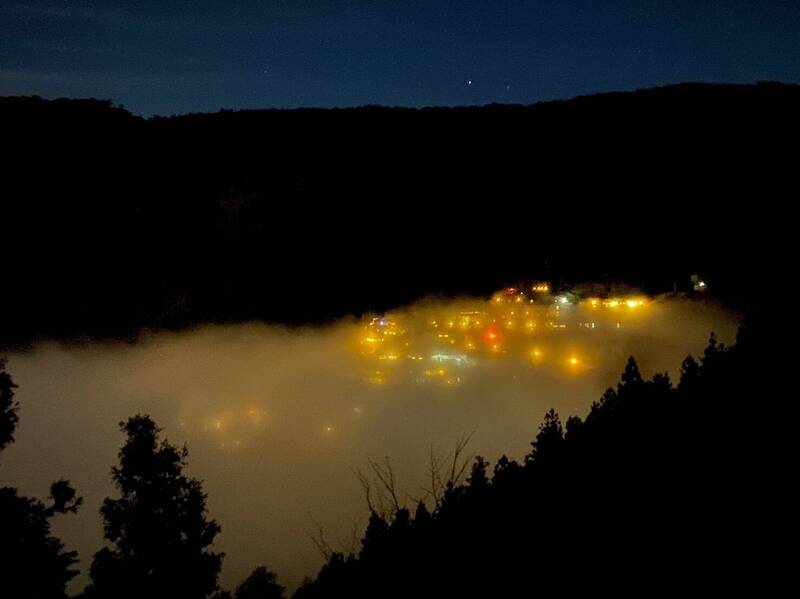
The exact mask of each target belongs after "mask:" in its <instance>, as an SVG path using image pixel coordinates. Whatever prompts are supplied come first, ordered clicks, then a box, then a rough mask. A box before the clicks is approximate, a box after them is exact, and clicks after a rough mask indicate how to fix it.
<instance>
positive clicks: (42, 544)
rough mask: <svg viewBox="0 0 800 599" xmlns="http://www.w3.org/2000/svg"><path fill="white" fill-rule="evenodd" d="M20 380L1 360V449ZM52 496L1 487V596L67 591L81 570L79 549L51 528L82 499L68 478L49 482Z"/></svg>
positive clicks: (10, 434) (18, 598) (47, 597)
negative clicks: (33, 495) (44, 497)
mask: <svg viewBox="0 0 800 599" xmlns="http://www.w3.org/2000/svg"><path fill="white" fill-rule="evenodd" d="M15 388H16V385H15V384H14V381H13V380H12V379H11V375H10V374H9V373H8V372H7V371H6V370H5V360H0V450H2V449H5V448H6V447H7V446H8V445H9V444H10V443H11V442H12V441H13V440H14V431H15V430H16V426H17V422H18V417H17V408H18V405H17V402H16V401H15V400H14V389H15ZM50 500H51V501H50V502H49V504H47V505H46V504H45V503H43V502H41V501H39V500H38V499H33V498H30V497H24V496H22V495H20V494H19V492H18V491H17V489H15V488H13V487H0V597H3V598H4V599H5V598H8V599H12V598H13V599H24V598H31V599H34V598H35V599H51V598H59V599H61V598H64V597H66V596H67V595H66V592H65V589H66V586H67V583H68V582H69V581H70V580H71V579H72V578H73V577H74V576H75V575H76V574H77V573H78V571H77V570H74V569H73V568H72V566H74V565H75V563H76V562H77V561H78V560H77V553H76V552H74V551H65V549H64V544H63V543H62V542H61V541H60V540H59V539H58V538H56V537H54V536H53V535H52V534H51V523H50V520H51V519H52V518H53V516H55V515H56V514H66V513H75V512H76V511H77V510H78V507H79V506H80V504H81V502H82V500H81V498H80V497H77V496H76V495H75V490H74V489H73V488H72V487H71V486H70V484H69V482H68V481H65V480H60V481H58V482H55V483H53V484H52V486H51V487H50Z"/></svg>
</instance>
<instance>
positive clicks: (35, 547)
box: [0, 328, 793, 599]
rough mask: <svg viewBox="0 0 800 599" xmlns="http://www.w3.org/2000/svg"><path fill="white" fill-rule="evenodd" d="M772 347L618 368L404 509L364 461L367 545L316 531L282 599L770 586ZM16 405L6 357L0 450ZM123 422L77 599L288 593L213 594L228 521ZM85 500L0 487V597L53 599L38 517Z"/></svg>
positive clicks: (0, 376) (66, 558) (142, 425)
mask: <svg viewBox="0 0 800 599" xmlns="http://www.w3.org/2000/svg"><path fill="white" fill-rule="evenodd" d="M768 349H769V345H768V344H767V343H766V340H765V339H763V338H761V335H760V333H759V332H758V330H755V329H752V328H742V329H741V330H740V332H739V334H738V336H737V340H736V343H735V345H733V346H731V347H725V346H723V345H721V344H719V343H717V341H716V340H715V338H714V337H713V335H712V337H711V340H710V342H709V345H708V347H707V348H706V349H705V351H704V353H703V355H702V356H701V357H700V358H699V359H695V358H693V357H688V358H687V359H686V360H685V361H684V363H683V365H682V368H681V373H680V378H679V380H678V382H677V384H673V383H672V381H671V380H670V378H669V377H668V376H667V374H665V373H664V374H656V375H654V376H653V377H652V379H650V380H646V379H644V378H643V377H642V375H641V373H640V372H639V369H638V367H637V364H636V362H635V360H634V359H633V358H630V359H629V361H628V363H627V365H626V366H625V368H624V371H623V373H622V376H621V380H620V382H619V384H618V385H617V388H616V389H608V390H607V391H606V392H605V393H604V394H603V396H602V397H601V399H600V400H599V401H597V402H596V403H594V404H593V406H592V408H591V409H590V411H589V413H588V414H587V415H586V417H585V418H583V419H581V418H579V417H575V416H573V417H570V418H569V419H568V420H567V421H566V422H563V423H562V421H561V419H560V418H559V416H558V414H556V413H555V412H554V411H552V410H551V411H550V412H548V413H547V414H546V416H545V418H544V421H543V423H542V424H541V426H540V429H539V432H538V434H537V435H536V437H535V439H534V441H533V442H532V444H531V451H530V452H529V453H528V455H526V456H525V458H524V460H523V461H522V462H520V463H518V462H516V461H512V460H509V459H507V458H506V457H502V458H500V459H499V460H498V461H497V463H496V464H494V465H492V464H489V463H488V462H487V461H486V460H485V459H484V458H482V457H475V458H474V460H470V459H469V458H465V457H464V452H463V450H464V445H463V444H461V445H459V447H458V448H457V449H456V451H455V452H454V453H453V455H452V459H451V460H448V461H447V463H445V462H443V461H437V460H435V459H433V458H432V460H431V467H430V481H431V482H430V487H429V488H428V489H427V491H426V495H425V496H424V497H422V498H420V500H419V501H418V502H417V503H416V504H411V505H405V504H404V503H403V502H402V501H401V500H400V499H399V498H400V497H401V496H405V495H404V494H403V493H402V492H401V490H400V489H398V488H396V486H395V483H394V476H393V474H392V472H391V466H390V463H389V462H388V461H387V462H386V463H385V464H377V463H373V464H372V467H373V472H374V474H375V476H374V477H372V478H370V477H369V476H365V475H363V474H362V482H363V484H364V489H365V491H366V499H367V507H368V508H369V514H370V517H369V522H368V525H367V527H366V530H365V532H364V536H363V539H362V540H361V543H360V547H359V548H357V549H355V550H354V553H353V554H350V555H344V554H342V553H337V552H331V551H330V550H329V549H328V547H327V546H326V545H325V543H324V538H322V537H320V539H318V546H319V547H320V548H321V549H322V551H323V552H324V553H325V554H326V557H327V561H326V564H325V565H324V566H323V567H322V569H321V570H320V572H319V574H318V575H317V577H316V578H315V579H308V580H307V581H306V582H304V584H303V585H302V586H301V587H300V588H299V589H298V590H297V591H296V592H295V595H294V597H296V598H297V599H307V598H314V597H331V598H333V597H336V598H339V597H387V596H398V597H417V596H422V597H432V596H437V597H451V596H474V595H476V594H477V595H478V596H493V597H494V596H520V595H526V596H527V595H537V594H539V595H542V596H552V595H556V594H562V593H581V594H588V593H592V594H598V595H603V594H606V593H613V594H615V595H624V596H636V597H641V596H654V595H660V594H669V595H675V594H680V595H686V594H694V593H698V594H713V595H717V594H727V593H732V592H734V591H736V592H740V593H746V594H754V595H758V596H762V595H771V594H773V591H775V592H777V589H778V588H780V585H782V584H785V583H786V581H787V580H786V576H787V574H788V573H789V572H791V570H790V569H788V568H790V564H791V563H792V562H791V560H792V559H793V554H791V552H790V551H788V550H787V551H784V546H783V545H782V544H781V543H780V542H779V539H781V538H783V537H785V536H786V535H788V534H789V532H788V531H789V528H788V520H787V518H788V514H789V513H790V510H789V509H787V508H788V507H789V506H790V505H791V504H790V499H789V495H788V494H787V495H784V494H783V493H785V492H786V490H787V489H788V487H789V486H790V485H791V482H790V479H791V474H790V473H791V470H790V469H789V466H790V463H791V461H792V460H791V459H790V457H789V454H788V453H785V450H786V449H788V446H789V445H791V443H792V441H791V439H792V437H791V436H786V435H785V434H784V433H783V432H781V430H782V427H780V426H774V425H773V424H772V422H774V421H776V420H777V421H780V420H781V416H780V414H781V413H782V411H783V409H784V408H783V407H782V404H781V403H780V401H778V400H777V399H774V398H773V396H772V395H771V392H769V391H768V389H769V385H770V383H769V381H770V377H771V374H772V372H773V367H772V365H771V364H770V361H771V359H772V356H771V355H770V352H769V351H768ZM16 409H17V405H16V403H15V401H14V384H13V381H12V379H11V377H10V375H9V374H8V373H7V372H5V369H4V368H3V367H2V365H0V416H1V417H2V425H3V426H2V429H1V430H2V434H3V437H2V438H0V442H1V444H0V447H5V446H6V445H7V444H8V443H10V442H11V441H12V440H13V432H14V429H15V426H16ZM121 429H122V431H123V432H124V433H125V434H126V437H127V440H126V442H125V444H124V445H123V447H122V449H121V450H120V453H119V456H118V457H119V464H118V466H115V467H114V468H113V470H112V477H113V480H114V482H115V485H116V487H117V491H118V497H115V498H108V499H106V500H105V502H104V503H103V506H102V508H101V516H102V518H103V522H104V530H105V537H106V540H107V545H106V547H104V548H102V549H100V551H98V552H97V553H96V554H95V556H94V558H93V560H92V562H91V569H90V577H91V583H90V585H89V586H88V587H87V589H86V590H85V591H84V593H83V595H82V596H83V597H86V599H92V598H97V597H102V598H110V597H114V598H117V597H122V598H125V597H131V598H133V597H147V596H153V597H181V598H187V599H190V598H192V599H193V598H197V599H199V598H206V597H214V598H215V599H223V598H226V597H231V596H233V597H235V598H237V599H243V598H250V597H261V598H266V597H274V598H278V597H282V596H283V595H284V590H283V588H282V587H281V586H280V585H279V584H278V582H277V580H276V576H275V574H273V573H271V572H270V571H268V570H267V569H266V568H264V567H260V568H257V569H256V570H255V571H254V572H253V573H252V575H251V576H250V577H249V578H248V579H247V580H245V581H244V582H242V583H241V584H240V585H239V586H238V587H237V589H236V590H235V593H234V594H233V595H231V594H229V593H228V592H226V591H223V590H221V589H220V588H219V586H218V583H217V576H218V573H219V569H220V565H221V560H222V558H223V556H222V555H221V554H219V553H215V552H213V549H212V544H213V541H214V538H215V536H216V535H217V533H218V532H219V530H220V527H219V525H218V524H217V523H216V522H215V521H213V520H211V519H210V518H209V517H208V514H207V511H206V507H205V501H206V496H205V494H204V492H203V491H202V486H201V483H200V482H199V481H197V480H195V479H191V478H188V477H186V476H185V475H184V474H183V468H184V467H185V465H186V459H187V451H186V449H185V448H177V447H175V446H173V445H171V444H169V443H168V442H167V441H162V440H160V438H159V430H158V428H157V426H156V425H155V423H154V422H153V421H152V420H151V419H150V418H148V417H146V416H135V417H132V418H130V419H129V420H127V421H126V422H124V423H122V424H121ZM0 466H1V464H0ZM254 500H257V498H254ZM80 503H81V500H80V498H78V497H77V496H76V493H75V491H74V490H73V489H72V488H71V487H70V486H69V483H67V482H66V481H59V482H57V483H55V484H54V485H53V488H52V497H51V504H52V505H50V506H47V505H45V504H44V503H42V502H40V501H38V500H35V499H30V498H25V497H20V496H19V495H18V493H17V491H16V490H15V489H11V488H2V489H0V566H2V571H0V595H2V596H3V597H13V598H16V597H19V598H23V597H24V598H28V597H37V598H49V597H64V596H65V594H64V588H65V584H66V582H67V581H68V580H70V579H71V578H72V577H73V576H74V575H75V572H74V569H73V566H74V564H75V560H76V555H75V554H74V553H72V552H69V551H66V549H65V548H64V546H63V544H62V543H61V541H60V540H58V539H57V538H54V537H53V536H52V534H51V532H50V524H49V522H50V518H52V517H53V516H54V515H55V514H57V513H65V512H70V511H75V510H77V509H78V507H79V506H80ZM792 509H793V506H792Z"/></svg>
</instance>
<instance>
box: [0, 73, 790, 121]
mask: <svg viewBox="0 0 800 599" xmlns="http://www.w3.org/2000/svg"><path fill="white" fill-rule="evenodd" d="M798 90H800V85H797V84H792V83H782V82H779V81H759V82H758V83H702V82H686V83H678V84H673V85H662V86H656V87H651V88H643V89H637V90H633V91H612V92H602V93H596V94H584V95H579V96H576V97H573V98H569V99H562V100H546V101H540V102H535V103H532V104H501V103H493V104H487V105H483V106H429V107H420V108H411V107H401V106H381V105H363V106H354V107H347V108H265V109H241V110H233V109H230V108H224V107H223V108H220V110H219V111H217V112H207V113H187V114H182V115H175V114H173V115H171V116H168V115H153V116H151V117H149V118H147V119H145V117H141V116H136V115H133V114H131V113H130V112H129V111H128V110H127V109H126V108H125V106H124V105H116V104H114V102H113V100H110V99H96V98H55V99H45V98H41V97H40V96H0V110H2V114H3V116H6V117H7V116H8V115H9V114H11V113H14V112H17V114H20V113H25V112H28V111H31V112H34V111H50V112H52V113H54V114H55V113H59V112H64V111H70V112H71V113H72V114H73V115H74V116H76V117H79V116H81V115H83V116H88V115H90V114H96V115H100V114H102V113H106V114H114V115H117V117H118V118H121V117H123V115H127V116H129V117H132V118H135V119H138V120H156V121H157V120H160V119H163V118H171V119H176V118H189V117H198V116H209V115H216V114H231V113H237V114H263V113H271V114H272V113H287V112H291V113H316V112H326V113H342V112H344V113H348V112H350V113H352V112H362V113H366V112H371V113H375V112H386V111H391V112H410V113H430V112H436V113H447V112H465V111H466V112H477V111H482V112H487V111H491V110H494V111H498V110H517V111H520V110H531V109H535V110H539V111H547V110H552V109H554V108H563V107H564V106H565V105H571V106H578V107H580V108H585V107H587V106H589V105H591V104H594V105H595V106H596V107H601V106H602V107H609V106H610V105H611V104H615V103H616V104H619V103H642V102H643V103H649V104H650V105H657V104H659V103H662V102H664V101H670V102H671V101H674V100H676V99H680V98H690V99H691V101H692V102H697V101H699V100H705V102H717V101H719V100H721V99H725V100H732V101H736V100H739V101H741V100H746V99H759V98H761V99H767V98H769V99H770V100H777V99H778V98H780V97H784V98H785V99H787V100H789V99H791V100H796V98H797V95H798V94H799V93H800V91H798Z"/></svg>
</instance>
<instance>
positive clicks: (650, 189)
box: [0, 83, 800, 347]
mask: <svg viewBox="0 0 800 599" xmlns="http://www.w3.org/2000/svg"><path fill="white" fill-rule="evenodd" d="M798 100H800V87H798V86H793V85H783V84H779V83H762V84H758V85H706V84H683V85H677V86H669V87H662V88H655V89H649V90H642V91H637V92H631V93H612V94H600V95H595V96H586V97H580V98H576V99H574V100H570V101H559V102H547V103H540V104H535V105H532V106H504V105H492V106H485V107H474V108H429V109H419V110H414V109H403V108H380V107H363V108H354V109H343V110H312V109H308V110H290V111H286V110H262V111H237V112H234V111H222V112H219V113H215V114H194V115H184V116H176V117H170V118H162V117H156V118H150V119H143V118H140V117H137V116H134V115H132V114H130V113H129V112H127V111H126V110H124V109H123V108H121V107H115V106H113V105H112V103H111V102H108V101H99V100H54V101H48V100H43V99H41V98H35V97H26V98H14V97H7V98H0V130H2V132H3V141H4V149H5V150H6V152H5V153H4V159H3V181H2V183H1V184H0V191H2V215H0V239H2V240H3V242H4V244H5V246H6V247H8V248H12V250H13V251H11V252H10V254H9V255H8V259H7V260H5V261H4V264H3V283H4V284H3V287H4V288H8V289H13V291H14V292H13V293H0V346H6V347H11V346H14V345H20V344H25V343H28V342H30V341H31V340H33V339H35V338H37V337H56V338H67V337H75V336H100V337H107V336H111V337H117V338H126V339H129V338H132V337H134V336H135V335H136V332H137V331H138V330H139V329H140V328H142V327H150V328H179V327H184V326H187V325H191V324H195V323H202V322H229V321H240V320H243V319H251V318H257V319H266V320H270V321H279V322H284V323H290V324H291V323H304V322H317V321H323V320H327V319H330V318H335V317H339V316H341V315H344V314H349V313H353V312H355V313H360V312H362V311H365V310H382V309H384V308H386V307H390V306H392V305H398V304H403V303H406V302H408V301H410V300H413V299H416V298H418V297H420V296H422V295H425V294H428V293H439V292H443V293H447V294H456V293H463V292H466V293H474V294H485V293H489V292H490V291H491V290H493V289H494V288H497V287H499V286H502V285H503V284H507V283H510V282H513V281H516V280H519V279H520V278H525V279H531V278H537V277H547V278H555V279H556V281H555V282H556V283H559V282H563V283H569V282H574V281H586V280H595V281H596V280H601V281H607V280H617V279H619V280H625V281H627V282H630V283H632V284H634V285H638V286H642V287H644V288H645V289H647V290H651V291H660V290H666V289H671V288H672V284H673V281H677V282H678V284H679V285H683V284H685V283H686V281H687V277H688V275H689V274H690V273H694V272H701V273H703V274H704V275H705V276H706V277H707V278H708V279H709V281H711V282H712V283H713V284H714V289H715V291H717V292H718V293H720V294H722V295H723V296H727V297H732V298H735V299H736V300H737V301H739V302H740V303H748V302H749V301H751V300H753V299H754V298H757V297H758V296H757V295H755V294H754V295H753V296H746V297H745V296H743V295H742V294H743V293H746V289H745V290H744V291H743V289H742V287H743V286H742V285H741V282H742V280H746V279H748V278H756V277H758V276H760V273H761V270H762V263H761V260H762V259H765V258H768V257H770V256H771V254H769V253H768V252H767V251H766V250H765V249H764V245H763V244H762V243H760V242H759V243H728V244H724V246H723V245H722V244H717V243H714V242H712V241H711V240H712V239H720V240H728V239H739V240H740V241H741V240H742V239H755V237H756V236H758V235H759V234H760V232H761V229H762V227H761V225H763V223H764V222H765V219H769V218H771V217H774V214H772V210H773V208H771V204H770V202H771V201H776V202H777V201H780V200H781V199H782V198H784V197H785V196H786V193H787V192H786V187H785V183H787V182H788V181H790V175H791V173H792V172H793V169H794V164H793V160H794V158H793V156H792V154H791V152H788V151H787V148H790V147H792V145H791V144H793V143H794V140H795V139H796V138H797V134H798V133H800V127H798V123H799V122H800V116H798V115H800V112H799V111H798V110H797V106H798V105H799V104H798ZM772 237H773V238H774V236H772ZM666 248H669V249H668V250H667V249H666ZM555 273H558V276H555ZM745 287H746V286H745Z"/></svg>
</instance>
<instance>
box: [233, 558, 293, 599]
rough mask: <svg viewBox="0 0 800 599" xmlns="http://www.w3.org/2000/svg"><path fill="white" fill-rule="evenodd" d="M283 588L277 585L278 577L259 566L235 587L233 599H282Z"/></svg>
mask: <svg viewBox="0 0 800 599" xmlns="http://www.w3.org/2000/svg"><path fill="white" fill-rule="evenodd" d="M283 592H284V588H283V587H282V586H281V585H279V584H278V577H277V576H276V575H275V574H274V573H272V572H270V571H269V570H267V569H266V568H265V567H264V566H259V567H258V568H256V569H255V570H253V572H252V574H250V576H248V577H247V578H246V579H245V581H244V582H243V583H242V584H240V585H239V586H238V587H236V593H235V594H234V596H233V597H234V599H283Z"/></svg>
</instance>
